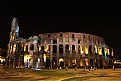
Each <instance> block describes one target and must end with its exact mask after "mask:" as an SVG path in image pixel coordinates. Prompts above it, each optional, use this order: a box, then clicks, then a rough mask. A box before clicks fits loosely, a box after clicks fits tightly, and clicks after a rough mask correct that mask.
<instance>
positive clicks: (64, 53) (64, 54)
mask: <svg viewBox="0 0 121 81" xmlns="http://www.w3.org/2000/svg"><path fill="white" fill-rule="evenodd" d="M63 57H64V67H66V60H65V58H66V52H65V45H63Z"/></svg>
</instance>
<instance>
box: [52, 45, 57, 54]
mask: <svg viewBox="0 0 121 81" xmlns="http://www.w3.org/2000/svg"><path fill="white" fill-rule="evenodd" d="M53 53H57V45H53Z"/></svg>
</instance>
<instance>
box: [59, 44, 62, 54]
mask: <svg viewBox="0 0 121 81" xmlns="http://www.w3.org/2000/svg"><path fill="white" fill-rule="evenodd" d="M59 53H60V54H63V45H62V44H60V45H59Z"/></svg>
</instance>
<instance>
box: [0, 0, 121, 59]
mask: <svg viewBox="0 0 121 81" xmlns="http://www.w3.org/2000/svg"><path fill="white" fill-rule="evenodd" d="M42 1H44V0H0V47H1V48H4V49H7V44H8V42H9V33H10V29H11V22H12V19H13V18H14V17H16V18H18V24H19V29H20V33H19V35H20V37H23V38H28V37H30V36H33V35H38V34H40V33H48V32H49V33H51V32H79V33H87V34H94V35H98V36H101V37H103V38H104V39H105V41H106V43H107V44H108V45H109V46H111V47H113V48H114V54H115V56H116V57H121V50H120V49H121V36H120V35H121V30H120V27H121V5H120V2H116V1H108V2H106V1H101V2H99V1H97V0H88V1H85V2H84V1H83V0H82V1H83V2H76V0H73V1H71V0H70V1H68V2H65V0H64V1H62V0H60V1H59V0H58V1H56V0H47V1H46V2H42Z"/></svg>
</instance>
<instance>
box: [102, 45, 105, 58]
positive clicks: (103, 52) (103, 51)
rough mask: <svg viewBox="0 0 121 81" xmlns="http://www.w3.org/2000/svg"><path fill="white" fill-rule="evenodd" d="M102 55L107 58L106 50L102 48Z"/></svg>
mask: <svg viewBox="0 0 121 81" xmlns="http://www.w3.org/2000/svg"><path fill="white" fill-rule="evenodd" d="M102 55H103V56H105V48H104V47H102Z"/></svg>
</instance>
